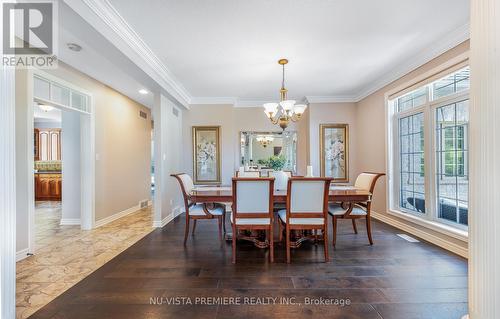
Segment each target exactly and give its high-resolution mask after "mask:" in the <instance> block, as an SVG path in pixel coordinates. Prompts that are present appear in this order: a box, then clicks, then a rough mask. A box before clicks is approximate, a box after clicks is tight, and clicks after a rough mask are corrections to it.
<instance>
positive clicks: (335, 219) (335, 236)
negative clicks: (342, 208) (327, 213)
mask: <svg viewBox="0 0 500 319" xmlns="http://www.w3.org/2000/svg"><path fill="white" fill-rule="evenodd" d="M332 226H333V227H332V228H333V240H332V244H333V247H335V241H336V240H337V217H335V216H332Z"/></svg>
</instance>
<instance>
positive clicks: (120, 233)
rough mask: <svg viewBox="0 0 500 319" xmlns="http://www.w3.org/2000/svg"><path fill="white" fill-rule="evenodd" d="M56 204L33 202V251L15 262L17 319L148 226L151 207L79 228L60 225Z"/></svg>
mask: <svg viewBox="0 0 500 319" xmlns="http://www.w3.org/2000/svg"><path fill="white" fill-rule="evenodd" d="M60 218H61V205H60V203H56V202H37V211H36V240H35V243H36V245H37V249H36V253H35V255H33V256H30V257H27V258H26V259H24V260H21V261H19V262H18V263H17V264H16V318H18V319H22V318H27V317H28V316H30V315H31V314H33V313H34V312H35V311H37V310H38V309H40V308H42V307H43V306H44V305H46V304H48V303H49V302H50V301H51V300H53V299H54V298H56V297H57V296H59V295H60V294H61V293H63V292H64V291H65V290H67V289H68V288H70V287H72V286H74V285H75V284H76V283H78V282H79V281H81V280H82V279H83V278H85V277H87V275H89V274H90V273H92V272H93V271H94V270H96V269H98V268H99V267H101V266H102V265H104V264H105V263H106V262H108V261H110V260H111V259H113V257H115V256H116V255H118V254H119V253H121V252H122V251H124V250H125V249H126V248H128V247H130V246H131V245H132V244H134V243H135V242H137V241H138V240H139V239H141V238H142V237H144V236H145V235H146V234H148V233H150V232H151V231H152V228H151V225H152V223H153V218H152V212H151V208H150V207H148V208H145V209H142V210H139V211H137V212H135V213H133V214H130V215H128V216H125V217H123V218H120V219H119V220H115V221H113V222H111V223H109V224H107V225H104V226H102V227H99V228H96V229H93V230H91V231H83V230H81V229H80V227H79V226H61V225H60V224H59V221H60Z"/></svg>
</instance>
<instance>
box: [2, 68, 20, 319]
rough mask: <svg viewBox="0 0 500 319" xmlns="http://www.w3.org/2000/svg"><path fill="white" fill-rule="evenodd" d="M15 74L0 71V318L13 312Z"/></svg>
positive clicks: (14, 267)
mask: <svg viewBox="0 0 500 319" xmlns="http://www.w3.org/2000/svg"><path fill="white" fill-rule="evenodd" d="M15 122H16V121H15V71H14V69H5V68H3V67H2V68H0V220H1V222H0V252H1V253H0V318H14V317H15V313H16V148H15V146H16V130H15Z"/></svg>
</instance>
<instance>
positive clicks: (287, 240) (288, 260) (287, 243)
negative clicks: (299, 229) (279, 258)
mask: <svg viewBox="0 0 500 319" xmlns="http://www.w3.org/2000/svg"><path fill="white" fill-rule="evenodd" d="M285 236H286V239H285V240H286V263H287V264H289V263H290V228H289V227H288V225H285Z"/></svg>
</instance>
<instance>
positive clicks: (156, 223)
mask: <svg viewBox="0 0 500 319" xmlns="http://www.w3.org/2000/svg"><path fill="white" fill-rule="evenodd" d="M181 213H182V212H181V208H180V206H177V207H175V208H174V209H173V210H172V213H170V214H169V215H168V216H166V217H165V218H163V219H162V220H161V221H154V222H153V227H156V228H161V227H163V226H165V225H167V224H168V223H170V222H171V221H173V220H174V218H175V217H177V216H179V215H180V214H181Z"/></svg>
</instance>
